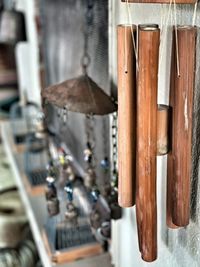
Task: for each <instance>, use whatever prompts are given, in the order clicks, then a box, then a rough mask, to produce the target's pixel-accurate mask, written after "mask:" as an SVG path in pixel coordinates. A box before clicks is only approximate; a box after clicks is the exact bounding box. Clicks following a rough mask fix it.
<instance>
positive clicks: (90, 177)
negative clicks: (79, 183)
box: [84, 169, 95, 188]
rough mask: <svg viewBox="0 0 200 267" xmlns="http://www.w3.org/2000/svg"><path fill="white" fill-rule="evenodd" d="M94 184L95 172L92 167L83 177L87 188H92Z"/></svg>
mask: <svg viewBox="0 0 200 267" xmlns="http://www.w3.org/2000/svg"><path fill="white" fill-rule="evenodd" d="M94 184H95V172H94V170H92V169H88V170H87V173H86V174H85V177H84V185H85V186H86V187H87V188H92V187H93V186H94Z"/></svg>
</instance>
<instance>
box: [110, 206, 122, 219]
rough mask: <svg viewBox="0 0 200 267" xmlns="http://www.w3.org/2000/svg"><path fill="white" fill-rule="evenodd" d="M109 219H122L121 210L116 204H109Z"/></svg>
mask: <svg viewBox="0 0 200 267" xmlns="http://www.w3.org/2000/svg"><path fill="white" fill-rule="evenodd" d="M110 211H111V218H112V219H113V220H119V219H121V217H122V208H121V207H120V206H119V205H118V203H117V202H116V203H111V205H110Z"/></svg>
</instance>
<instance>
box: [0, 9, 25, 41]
mask: <svg viewBox="0 0 200 267" xmlns="http://www.w3.org/2000/svg"><path fill="white" fill-rule="evenodd" d="M20 41H26V30H25V19H24V14H23V13H22V12H19V11H16V10H14V9H12V10H4V11H3V12H2V13H1V21H0V43H4V44H10V45H15V44H16V43H18V42H20Z"/></svg>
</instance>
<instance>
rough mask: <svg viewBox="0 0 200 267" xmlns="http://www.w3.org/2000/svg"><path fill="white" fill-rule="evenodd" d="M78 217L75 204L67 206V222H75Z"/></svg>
mask: <svg viewBox="0 0 200 267" xmlns="http://www.w3.org/2000/svg"><path fill="white" fill-rule="evenodd" d="M77 217H78V210H77V208H76V207H75V206H74V204H73V203H68V204H67V210H66V212H65V218H66V219H67V220H74V219H76V218H77Z"/></svg>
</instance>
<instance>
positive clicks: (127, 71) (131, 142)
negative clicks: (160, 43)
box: [117, 25, 136, 207]
mask: <svg viewBox="0 0 200 267" xmlns="http://www.w3.org/2000/svg"><path fill="white" fill-rule="evenodd" d="M135 33H136V26H135V25H119V26H118V27H117V34H118V168H119V198H118V202H119V205H120V206H121V207H131V206H133V205H134V204H135V179H136V58H135V53H134V45H133V37H134V38H135Z"/></svg>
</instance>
